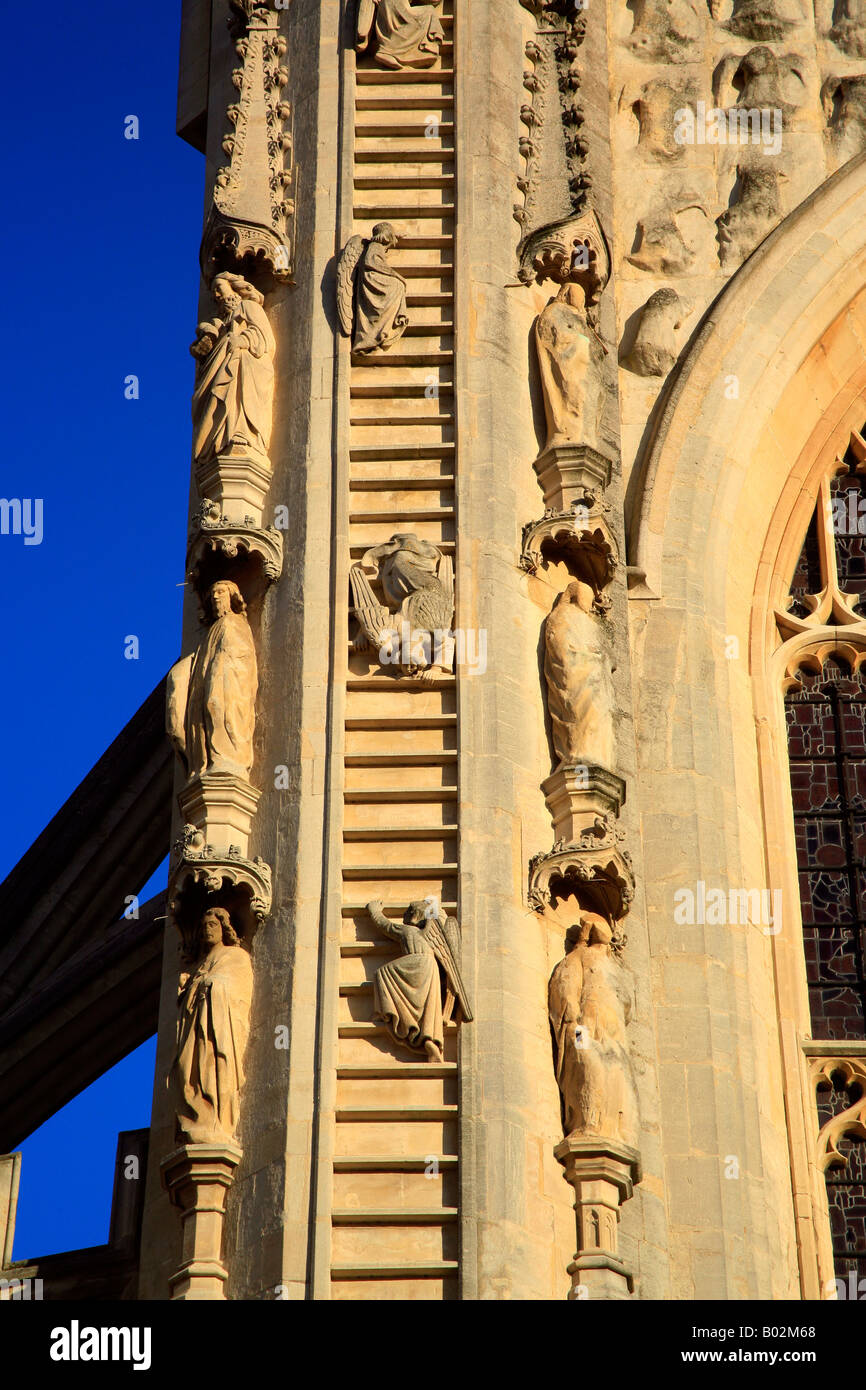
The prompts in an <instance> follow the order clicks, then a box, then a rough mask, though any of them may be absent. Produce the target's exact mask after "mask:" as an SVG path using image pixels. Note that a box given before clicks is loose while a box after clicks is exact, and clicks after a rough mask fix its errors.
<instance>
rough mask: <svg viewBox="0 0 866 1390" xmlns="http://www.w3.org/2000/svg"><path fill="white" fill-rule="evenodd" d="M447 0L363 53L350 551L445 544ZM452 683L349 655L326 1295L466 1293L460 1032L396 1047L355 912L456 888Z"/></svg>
mask: <svg viewBox="0 0 866 1390" xmlns="http://www.w3.org/2000/svg"><path fill="white" fill-rule="evenodd" d="M453 8H454V7H453V3H452V0H446V3H445V4H444V5H443V6H442V9H441V11H440V14H441V19H442V24H443V27H444V29H445V33H446V42H445V43H444V44H443V45H442V49H441V57H440V59H439V61H438V62H437V64H436V65H435V66H434V67H431V68H427V69H423V70H417V69H403V70H396V71H394V70H388V69H386V68H384V67H381V66H377V65H376V64H375V62H373V61H371V60H370V59H369V58H362V59H359V61H358V66H357V71H356V89H355V142H354V206H353V217H354V224H353V226H352V227H350V228H347V229H346V231H347V233H348V232H358V233H361V234H363V235H364V236H369V235H370V232H371V230H372V228H373V226H374V225H375V224H376V223H377V222H379V221H388V222H390V223H391V224H392V225H393V226H394V229H395V231H396V232H397V235H398V237H399V245H398V247H397V249H396V250H394V251H392V252H391V253H390V260H391V263H392V264H393V265H394V266H395V268H396V269H397V270H399V272H400V273H401V274H402V275H403V276H404V277H405V278H406V280H407V281H408V291H407V309H408V315H409V319H410V323H409V327H408V328H407V329H406V332H405V334H404V335H403V336H402V338H401V339H400V340H399V342H397V343H396V344H395V345H394V347H393V348H391V349H390V350H388V351H385V352H375V353H371V354H369V355H365V356H359V357H353V358H352V360H351V366H350V368H349V373H348V375H349V396H350V428H349V460H350V462H349V491H350V505H349V534H350V543H351V559H352V562H355V561H357V560H359V559H360V558H361V556H362V555H363V553H364V551H365V550H366V549H367V548H368V547H370V546H372V545H374V544H378V543H379V542H381V541H386V540H388V539H389V538H390V537H391V536H392V535H393V534H395V533H396V532H414V533H415V534H416V535H418V536H419V537H422V538H424V539H427V540H430V541H432V542H433V543H434V544H436V545H437V546H438V547H440V549H441V550H442V551H443V552H444V553H446V554H448V553H451V554H453V550H454V537H455V529H454V467H455V455H456V436H455V418H454V410H453V361H454V337H453V324H452V321H451V320H452V304H453V277H454V267H453V245H454V211H455V210H454V185H455V177H454V126H453V119H454V117H453V103H454V74H453V69H452V63H453V44H452V42H451V35H452V26H453ZM456 722H457V715H456V687H455V677H454V676H453V675H448V676H442V675H437V677H436V678H435V679H434V680H433V681H432V682H430V683H420V682H419V681H417V680H415V679H412V678H401V677H398V676H397V675H396V668H394V667H391V668H387V667H386V668H383V667H381V666H380V665H379V663H378V661H377V659H376V653H370V654H365V655H364V656H360V655H351V656H350V659H349V678H348V690H347V700H346V734H345V738H346V744H345V747H346V757H345V815H344V854H343V884H344V891H343V908H342V930H341V947H340V956H341V971H340V985H339V990H340V1008H339V1025H338V1032H339V1042H338V1053H337V1060H338V1067H337V1078H338V1082H337V1113H336V1139H335V1158H334V1189H333V1190H334V1198H333V1210H332V1222H333V1235H332V1270H331V1278H332V1285H331V1290H332V1292H331V1296H332V1297H333V1298H336V1299H353V1300H357V1299H359V1298H361V1299H381V1298H386V1299H389V1298H395V1299H404V1298H409V1299H419V1298H420V1299H428V1300H429V1299H443V1298H455V1297H456V1296H457V1260H456V1254H457V1240H456V1236H457V1227H456V1219H457V1207H456V1200H457V1171H456V1170H457V1163H458V1154H457V1114H458V1106H457V1061H456V1057H457V1040H456V1032H457V1030H456V1027H455V1026H454V1025H453V1024H449V1025H448V1026H447V1027H446V1033H445V1060H444V1061H443V1062H442V1063H441V1064H436V1063H430V1062H427V1061H424V1060H423V1054H421V1056H420V1057H419V1054H417V1053H412V1052H411V1051H410V1050H409V1049H408V1048H405V1047H399V1046H398V1045H397V1044H395V1043H394V1042H393V1041H392V1040H391V1039H390V1037H389V1036H388V1034H387V1031H386V1029H385V1028H384V1026H383V1025H380V1024H377V1023H375V1022H374V1021H373V1020H372V989H373V986H372V977H373V975H374V974H375V971H376V969H377V967H378V966H379V965H381V964H382V963H383V961H384V960H386V959H389V958H391V957H393V956H394V955H395V954H397V952H396V948H395V946H394V944H393V943H392V942H389V941H384V940H383V938H382V936H381V934H380V933H379V932H377V930H376V929H375V927H374V926H373V923H372V922H371V921H370V919H369V917H368V916H367V913H366V911H365V904H366V903H367V902H368V901H369V900H370V899H371V898H381V899H382V900H383V901H384V911H385V913H386V914H387V915H388V916H389V917H393V918H396V919H399V918H400V917H402V914H403V912H404V911H405V909H406V907H407V906H408V904H409V902H410V901H413V900H416V899H419V898H423V897H426V896H427V895H430V894H432V895H435V896H436V897H437V898H439V899H440V901H441V902H442V905H443V906H444V907H445V908H446V910H447V911H449V912H452V913H453V912H456V910H457V904H456V896H457V881H458V880H457V875H458V865H457V847H458V838H457V824H456V819H457V800H456V797H457V790H456V788H457V753H456V746H457V745H456Z"/></svg>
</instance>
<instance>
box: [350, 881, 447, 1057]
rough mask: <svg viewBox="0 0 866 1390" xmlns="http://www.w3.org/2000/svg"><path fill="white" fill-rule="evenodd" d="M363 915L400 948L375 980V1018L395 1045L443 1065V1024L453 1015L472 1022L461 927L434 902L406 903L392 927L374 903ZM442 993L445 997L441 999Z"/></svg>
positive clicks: (380, 969) (426, 899)
mask: <svg viewBox="0 0 866 1390" xmlns="http://www.w3.org/2000/svg"><path fill="white" fill-rule="evenodd" d="M367 911H368V912H369V914H370V916H371V917H372V919H373V921H374V922H375V924H376V926H377V927H378V928H379V930H380V931H382V932H384V933H385V935H386V936H390V937H391V939H392V940H394V941H397V942H399V943H400V945H401V946H402V948H403V955H402V956H399V957H398V959H397V960H389V961H387V962H386V963H385V964H384V965H380V967H379V969H378V970H377V971H376V974H375V976H374V978H373V1016H374V1018H377V1019H379V1020H381V1022H383V1023H385V1024H386V1025H387V1026H388V1028H389V1029H390V1031H391V1033H392V1034H393V1036H394V1038H395V1039H396V1040H397V1041H398V1042H402V1043H405V1044H406V1046H407V1047H411V1048H413V1049H414V1050H415V1051H417V1052H426V1054H427V1060H428V1061H429V1062H441V1061H442V1060H443V1055H444V1047H445V1024H446V1023H449V1022H450V1021H451V1018H452V1017H453V1016H454V1014H455V1010H456V1011H457V1015H458V1017H459V1018H460V1019H462V1021H463V1022H464V1023H471V1021H472V1010H471V1009H470V1007H469V1002H468V999H467V995H466V988H465V986H464V984H463V980H462V978H461V975H460V966H459V960H460V942H461V934H460V926H459V923H458V921H457V918H456V917H448V916H447V915H446V914H445V913H444V912H443V911H442V909H441V907H440V906H439V905H438V903H437V902H436V900H435V899H434V898H425V899H424V900H423V901H420V902H414V903H410V904H409V907H408V908H407V909H406V912H405V914H404V916H403V921H402V922H401V923H397V922H392V921H391V920H390V919H389V918H388V917H386V916H385V914H384V913H383V911H382V904H381V902H379V901H378V900H376V901H373V902H369V903H368V904H367ZM443 994H444V998H443Z"/></svg>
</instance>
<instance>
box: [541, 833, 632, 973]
mask: <svg viewBox="0 0 866 1390" xmlns="http://www.w3.org/2000/svg"><path fill="white" fill-rule="evenodd" d="M624 838H625V831H624V830H622V828H621V827H620V826H618V825H617V824H616V821H615V819H614V817H613V816H604V817H602V816H600V817H598V819H597V821H596V827H595V828H594V829H591V830H585V831H584V832H583V834H582V835H580V836H579V838H578V839H577V841H576V842H574V843H573V844H566V843H565V842H564V841H562V840H558V841H557V843H556V844H555V845H554V847H553V849H552V850H550V851H549V852H547V853H540V854H536V855H534V857H533V858H532V859H531V860H530V862H529V893H528V902H529V906H530V907H531V908H532V910H533V911H534V912H543V911H544V910H545V908H547V907H551V906H552V905H553V902H554V899H556V898H565V897H569V896H570V895H571V894H575V895H576V896H578V897H579V898H580V899H581V901H582V902H584V903H585V905H586V907H587V908H588V909H590V908H591V909H592V910H594V911H597V912H600V913H601V914H602V915H603V916H605V917H607V919H608V920H609V921H611V922H617V921H619V920H620V919H621V918H623V917H625V915H626V913H627V912H628V910H629V907H630V906H631V904H632V901H633V900H634V870H633V868H632V862H631V855H630V854H629V852H628V850H626V849H623V848H622V847H621V846H622V841H623V839H624ZM621 945H622V943H621V942H618V943H617V946H618V947H619V948H620V949H621ZM615 949H616V948H615Z"/></svg>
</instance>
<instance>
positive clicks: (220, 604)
mask: <svg viewBox="0 0 866 1390" xmlns="http://www.w3.org/2000/svg"><path fill="white" fill-rule="evenodd" d="M210 606H211V611H212V613H213V617H214V621H216V620H217V618H224V617H225V616H226V615H227V614H228V613H231V612H235V613H246V611H247V605H246V604H245V603H244V597H243V594H242V593H241V591H240V589H239V588H238V586H237V584H235V583H234V581H233V580H231V579H218V580H217V582H216V584H214V585H213V587H212V589H211V591H210Z"/></svg>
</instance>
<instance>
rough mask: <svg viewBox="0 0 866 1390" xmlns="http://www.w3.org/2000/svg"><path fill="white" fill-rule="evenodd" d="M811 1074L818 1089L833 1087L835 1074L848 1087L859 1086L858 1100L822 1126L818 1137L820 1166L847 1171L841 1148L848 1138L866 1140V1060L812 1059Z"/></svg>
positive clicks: (825, 1169) (843, 1058)
mask: <svg viewBox="0 0 866 1390" xmlns="http://www.w3.org/2000/svg"><path fill="white" fill-rule="evenodd" d="M809 1071H810V1074H811V1078H812V1084H813V1086H814V1087H815V1089H816V1090H822V1089H825V1088H826V1087H828V1086H830V1087H832V1086H833V1077H834V1075H841V1076H842V1079H843V1083H844V1085H845V1086H846V1087H859V1091H860V1094H859V1097H858V1098H857V1099H856V1100H855V1101H854V1103H853V1104H852V1105H849V1106H846V1107H845V1109H844V1110H840V1111H839V1113H838V1115H834V1116H833V1117H832V1118H831V1119H829V1120H828V1121H827V1123H826V1124H825V1125H822V1127H821V1130H820V1133H819V1134H818V1144H817V1150H818V1166H819V1168H820V1169H821V1171H822V1172H824V1173H826V1172H827V1171H828V1169H830V1168H847V1167H848V1159H847V1157H846V1155H845V1154H844V1153H842V1152H841V1151H840V1149H839V1144H840V1142H841V1141H842V1140H843V1139H845V1138H846V1137H851V1138H854V1139H866V1057H832V1056H831V1057H828V1056H817V1057H815V1056H813V1057H812V1058H811V1059H810V1063H809Z"/></svg>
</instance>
